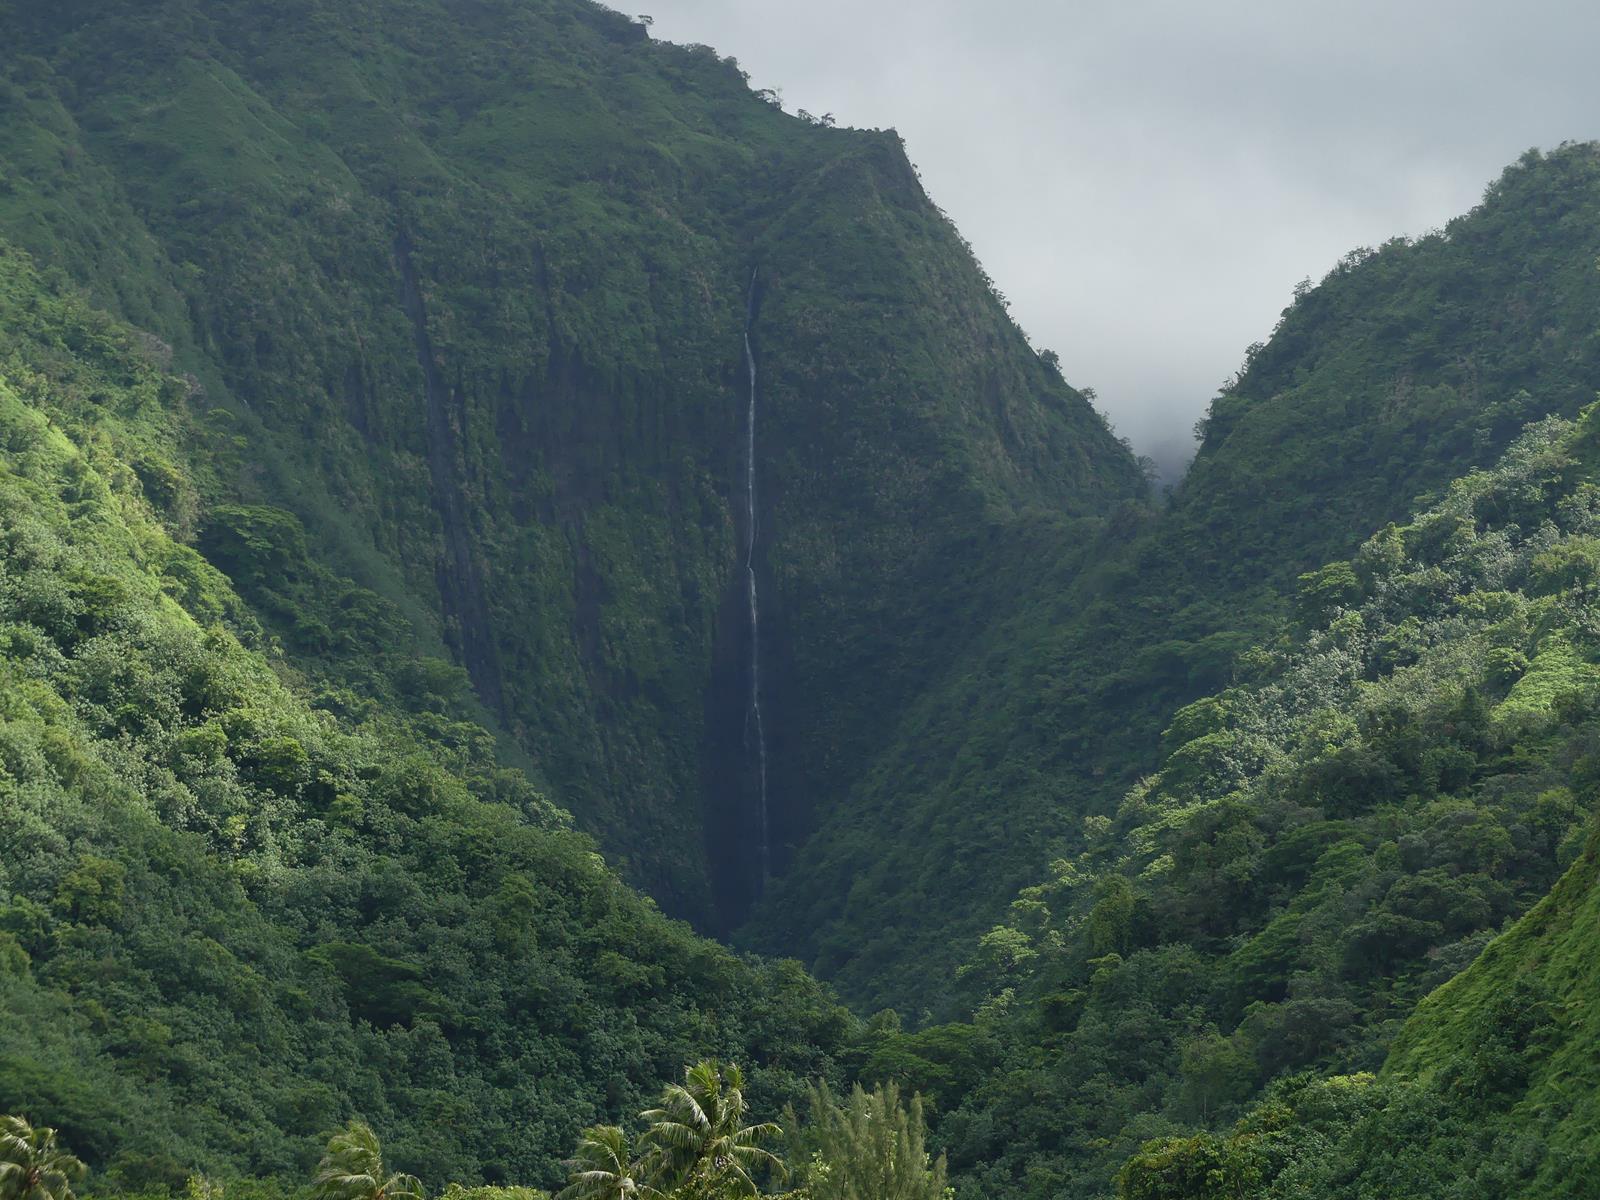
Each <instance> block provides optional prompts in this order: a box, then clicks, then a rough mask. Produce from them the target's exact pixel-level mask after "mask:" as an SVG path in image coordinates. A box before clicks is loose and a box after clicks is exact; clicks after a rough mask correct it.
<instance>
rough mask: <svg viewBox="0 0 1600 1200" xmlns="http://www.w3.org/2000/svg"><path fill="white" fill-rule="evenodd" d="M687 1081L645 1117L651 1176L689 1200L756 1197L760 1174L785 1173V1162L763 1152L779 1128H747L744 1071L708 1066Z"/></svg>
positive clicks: (688, 1071) (697, 1069)
mask: <svg viewBox="0 0 1600 1200" xmlns="http://www.w3.org/2000/svg"><path fill="white" fill-rule="evenodd" d="M683 1076H684V1081H683V1083H682V1084H681V1085H679V1084H672V1085H671V1086H670V1087H668V1088H667V1089H666V1090H665V1091H664V1092H662V1093H661V1106H660V1107H659V1108H652V1109H649V1110H648V1111H646V1112H643V1113H641V1114H640V1116H642V1117H643V1118H644V1119H645V1121H647V1122H648V1123H649V1128H648V1129H646V1130H645V1131H644V1134H643V1135H642V1136H641V1137H640V1139H639V1144H640V1145H641V1146H642V1147H644V1149H645V1155H644V1159H643V1161H642V1163H641V1165H642V1167H643V1169H644V1173H645V1176H646V1177H647V1178H648V1179H649V1180H650V1182H651V1184H653V1185H654V1186H656V1187H660V1188H662V1189H664V1190H679V1189H681V1191H682V1192H683V1193H684V1194H685V1195H687V1196H711V1195H717V1196H721V1195H733V1196H754V1195H756V1193H757V1188H756V1183H755V1173H756V1172H757V1171H759V1170H760V1169H761V1168H762V1167H770V1168H771V1169H773V1170H775V1171H777V1172H779V1173H781V1172H782V1171H783V1162H782V1160H781V1159H779V1158H778V1157H777V1156H776V1155H774V1154H770V1153H768V1152H767V1151H766V1150H765V1149H763V1148H762V1146H761V1143H762V1142H764V1141H766V1140H768V1139H770V1138H774V1137H777V1136H778V1134H779V1133H780V1130H779V1128H778V1127H777V1126H776V1125H771V1124H766V1125H743V1124H741V1122H742V1121H743V1120H744V1115H745V1112H746V1111H747V1110H748V1109H749V1107H750V1106H749V1105H748V1104H747V1103H746V1102H745V1098H744V1075H743V1074H742V1073H741V1072H740V1070H739V1068H738V1067H736V1066H729V1067H728V1068H727V1069H726V1071H724V1070H723V1069H722V1067H721V1066H720V1065H719V1064H717V1063H715V1062H703V1063H699V1064H698V1065H696V1066H693V1067H689V1068H688V1069H686V1070H685V1071H684V1073H683Z"/></svg>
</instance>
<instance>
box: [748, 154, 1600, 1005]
mask: <svg viewBox="0 0 1600 1200" xmlns="http://www.w3.org/2000/svg"><path fill="white" fill-rule="evenodd" d="M1597 257H1600V154H1597V151H1596V148H1595V147H1594V146H1592V145H1576V146H1567V147H1563V148H1561V149H1559V150H1556V151H1554V152H1552V153H1550V154H1549V155H1540V154H1537V153H1530V154H1529V155H1527V156H1525V158H1524V159H1523V160H1522V161H1521V162H1519V163H1518V164H1516V165H1514V166H1513V167H1511V168H1510V169H1508V170H1507V171H1506V172H1505V174H1504V175H1503V176H1502V177H1501V178H1500V179H1499V180H1498V181H1497V182H1495V183H1494V184H1493V185H1492V186H1491V187H1490V188H1489V189H1488V192H1487V194H1486V195H1485V198H1484V202H1483V204H1482V205H1481V206H1480V207H1479V208H1477V209H1475V210H1473V211H1472V212H1471V213H1469V214H1467V215H1465V216H1463V217H1461V218H1458V219H1457V220H1454V221H1452V222H1451V223H1450V224H1449V225H1448V226H1447V227H1446V228H1445V229H1444V230H1442V231H1441V232H1439V233H1437V234H1434V235H1431V236H1428V237H1424V238H1419V239H1417V240H1415V241H1402V240H1397V241H1394V242H1390V243H1387V244H1385V245H1384V246H1382V247H1381V248H1379V249H1378V250H1376V251H1361V252H1357V253H1353V254H1351V255H1350V256H1349V257H1347V258H1346V259H1345V261H1344V262H1342V263H1341V264H1340V265H1339V266H1338V268H1337V269H1336V270H1334V271H1333V272H1332V273H1331V274H1330V275H1329V277H1328V278H1327V279H1325V280H1324V281H1323V282H1322V283H1321V284H1320V285H1319V286H1317V287H1315V288H1310V289H1307V290H1303V291H1302V292H1301V293H1300V294H1298V295H1297V297H1296V299H1295V302H1294V304H1293V305H1292V306H1291V307H1290V308H1289V309H1288V310H1287V311H1285V313H1284V314H1283V318H1282V321H1281V322H1280V324H1279V326H1278V328H1277V329H1276V331H1275V332H1274V334H1273V336H1272V339H1271V340H1270V342H1269V343H1268V344H1267V345H1265V346H1263V347H1256V348H1254V349H1252V351H1251V352H1250V354H1249V356H1248V358H1247V361H1246V363H1245V365H1244V367H1243V369H1242V370H1241V372H1240V373H1239V375H1238V377H1237V378H1236V379H1235V380H1234V381H1233V382H1232V383H1231V384H1230V385H1229V386H1227V387H1226V388H1225V389H1224V391H1223V394H1222V395H1220V396H1219V397H1218V398H1217V399H1216V400H1215V402H1214V403H1213V405H1212V408H1211V413H1210V415H1209V417H1208V418H1207V420H1206V421H1205V422H1204V425H1203V434H1204V438H1203V442H1202V445H1201V448H1200V452H1199V456H1198V458H1197V459H1196V461H1195V464H1194V466H1193V468H1192V469H1191V471H1190V474H1189V476H1188V478H1187V479H1186V480H1185V481H1184V483H1183V484H1182V486H1181V487H1180V489H1179V490H1178V493H1177V494H1176V495H1175V496H1174V497H1173V499H1172V503H1171V505H1170V506H1169V507H1168V508H1167V509H1166V510H1165V511H1163V512H1161V513H1159V514H1155V515H1144V516H1141V515H1140V514H1139V512H1138V511H1137V510H1135V509H1132V508H1130V509H1128V510H1126V511H1125V512H1124V514H1123V515H1122V517H1121V518H1119V520H1118V521H1117V522H1116V523H1115V524H1114V525H1113V527H1111V528H1110V529H1108V530H1107V531H1105V533H1104V534H1103V540H1102V543H1101V544H1100V545H1098V546H1096V547H1094V548H1093V549H1092V550H1090V551H1088V553H1087V555H1086V557H1087V559H1088V561H1089V562H1090V564H1091V565H1090V566H1089V567H1088V568H1087V569H1086V570H1084V571H1082V572H1078V571H1077V570H1076V569H1075V564H1070V563H1069V564H1067V565H1066V566H1065V567H1064V568H1062V569H1057V567H1056V565H1055V561H1054V560H1053V559H1052V557H1051V552H1050V550H1049V547H1048V545H1047V544H1045V545H1029V544H1028V543H1026V542H1025V541H1018V542H1017V543H1014V544H1013V545H1012V546H1011V547H1008V551H1009V552H1010V557H1008V558H1007V559H1006V560H1005V561H1004V562H1003V563H997V564H996V565H995V566H994V567H993V568H992V569H994V570H995V571H997V572H1000V573H1002V574H1004V575H1005V577H1006V578H1007V579H1008V580H1009V581H1011V582H1012V583H1013V585H1014V588H1013V594H1012V595H1011V596H1010V597H1009V598H1008V600H1007V601H1006V602H1004V603H1001V604H997V605H996V606H995V609H994V610H993V612H992V614H991V616H992V619H991V621H990V622H989V623H988V624H987V625H986V626H985V629H984V632H983V634H982V636H981V637H979V638H976V639H974V640H973V641H972V642H970V643H969V644H968V646H967V647H966V648H965V649H964V650H963V651H962V652H961V653H960V654H958V655H955V656H952V657H951V658H950V659H949V660H948V661H947V662H946V664H945V666H944V668H943V674H942V677H941V679H940V680H938V681H937V682H936V683H935V684H934V685H933V686H930V687H928V688H926V689H924V690H923V691H922V692H921V693H919V695H918V697H917V699H916V701H915V702H914V703H912V704H911V705H909V706H908V707H907V708H906V709H905V710H904V711H903V712H902V713H901V714H900V716H899V720H898V725H897V728H896V732H895V735H894V736H893V737H892V738H890V739H888V740H886V741H885V742H884V743H883V747H882V750H881V752H880V753H879V754H878V755H876V756H875V757H874V758H873V760H872V761H871V764H870V765H869V767H868V768H867V770H866V771H865V772H864V773H863V774H862V775H861V777H860V780H859V782H857V783H856V784H855V785H854V786H853V787H852V788H851V789H850V790H849V791H848V792H846V793H843V794H840V795H838V796H837V797H834V803H833V804H832V806H831V807H830V808H829V809H828V813H827V815H826V816H825V817H824V818H823V819H822V820H821V821H819V833H818V835H817V837H815V838H814V839H813V840H812V841H811V842H810V843H808V844H807V845H806V847H805V848H804V849H803V850H802V852H801V854H800V856H799V857H798V858H797V859H796V863H795V868H794V869H793V870H792V871H791V872H790V873H789V874H788V876H787V877H786V878H785V879H784V880H783V881H782V883H781V885H780V886H779V887H778V888H777V889H775V890H774V891H773V892H772V893H771V895H770V896H769V898H768V902H767V903H766V904H764V905H763V906H762V909H761V910H760V912H759V913H758V919H757V921H756V923H755V925H754V927H753V931H752V935H751V939H750V941H751V944H752V945H756V946H761V947H765V948H774V947H780V946H781V947H783V948H785V950H786V951H788V952H791V953H800V954H801V956H802V957H803V958H805V959H806V961H808V962H809V963H810V964H812V966H813V969H814V970H816V971H818V972H819V973H821V974H823V975H825V976H827V977H828V978H830V979H833V980H834V981H836V982H837V984H838V985H839V987H840V988H841V990H842V991H843V993H844V994H845V996H846V997H847V998H849V999H851V1000H852V1001H853V1002H855V1003H856V1004H857V1005H858V1007H863V1008H865V1009H871V1008H874V1007H877V1006H879V1005H897V1006H899V1007H901V1008H902V1009H904V1010H906V1011H908V1012H909V1013H912V1014H921V1013H922V1012H923V1011H924V1010H931V1011H932V1012H933V1013H934V1014H936V1015H950V1014H952V1013H958V1012H959V1011H960V1010H961V1007H962V1006H963V1005H964V1004H966V1003H967V1002H968V1001H969V1000H970V997H968V996H965V995H962V994H960V992H959V990H957V992H956V995H955V998H954V999H953V998H952V989H951V986H950V973H951V968H953V967H954V965H955V964H956V963H958V962H959V961H960V953H959V950H958V948H957V947H958V946H959V945H960V939H958V938H955V937H952V934H963V933H964V934H965V935H966V941H967V944H970V941H971V939H972V938H975V937H976V936H977V935H978V934H979V933H981V932H982V930H983V929H984V928H986V927H987V924H988V923H990V922H992V920H993V919H997V918H998V915H999V914H1000V912H1001V911H1002V909H1003V906H1004V904H1005V903H1006V902H1007V901H1008V900H1009V899H1010V898H1011V897H1012V896H1014V895H1015V890H1016V889H1017V888H1019V887H1023V886H1026V885H1027V884H1029V883H1032V882H1036V881H1037V880H1038V879H1039V878H1040V877H1041V875H1042V874H1043V873H1044V871H1045V866H1046V864H1047V863H1048V862H1049V861H1050V860H1051V859H1052V858H1054V857H1058V856H1060V855H1062V854H1072V853H1076V852H1077V851H1078V850H1079V849H1080V848H1081V847H1082V846H1083V845H1084V844H1085V832H1084V826H1083V822H1084V819H1085V818H1086V817H1096V818H1098V817H1100V816H1104V815H1108V814H1110V813H1111V812H1112V811H1113V809H1114V808H1115V806H1116V804H1117V803H1118V801H1119V799H1120V797H1121V796H1122V795H1123V794H1124V792H1125V791H1126V789H1127V788H1128V787H1129V786H1130V785H1131V784H1132V783H1134V782H1135V781H1136V780H1137V779H1138V778H1139V777H1140V776H1141V775H1142V774H1144V773H1146V772H1148V771H1150V770H1152V769H1154V768H1155V767H1156V766H1157V765H1158V763H1159V761H1160V748H1159V737H1160V734H1161V731H1162V730H1163V729H1165V728H1167V727H1168V725H1169V724H1170V721H1171V719H1172V714H1173V713H1174V712H1175V711H1176V710H1177V709H1178V708H1179V707H1180V706H1182V705H1183V704H1184V703H1186V702H1188V701H1190V700H1193V699H1195V698H1196V697H1198V696H1201V695H1204V694H1207V693H1208V692H1211V691H1214V690H1215V689H1217V688H1219V687H1221V686H1224V685H1225V684H1226V683H1227V682H1228V681H1229V679H1230V678H1231V677H1232V670H1233V666H1232V664H1233V661H1234V658H1235V656H1236V655H1237V654H1238V653H1239V652H1240V651H1242V650H1244V649H1245V648H1247V647H1248V646H1249V645H1251V644H1252V642H1254V641H1257V640H1259V639H1262V638H1265V637H1269V636H1270V635H1271V633H1272V631H1273V629H1274V628H1275V627H1276V625H1277V623H1278V621H1279V620H1281V619H1282V618H1283V617H1284V616H1285V615H1286V614H1287V613H1288V611H1289V608H1290V603H1291V598H1292V596H1293V593H1294V587H1295V584H1294V581H1295V578H1296V576H1297V575H1298V574H1300V573H1301V572H1304V571H1307V570H1310V569H1311V568H1313V567H1317V566H1320V565H1321V564H1323V563H1325V562H1327V561H1328V560H1330V559H1333V558H1338V557H1342V556H1346V555H1348V554H1350V553H1351V552H1353V551H1354V549H1355V548H1356V546H1357V545H1358V544H1359V543H1360V541H1361V539H1362V538H1364V537H1366V536H1368V535H1369V534H1370V532H1371V531H1372V530H1373V529H1375V528H1377V527H1379V526H1381V525H1382V524H1383V523H1384V522H1386V521H1390V520H1398V519H1401V518H1402V517H1403V516H1404V514H1405V513H1406V512H1407V511H1409V510H1410V508H1411V504H1412V501H1413V499H1414V498H1415V497H1417V496H1418V495H1419V494H1421V493H1425V492H1428V491H1432V490H1436V489H1439V488H1441V487H1443V486H1444V485H1445V484H1446V483H1447V482H1448V481H1449V480H1450V479H1452V478H1454V477H1455V476H1457V475H1459V474H1461V473H1462V472H1464V471H1466V470H1467V469H1469V468H1470V467H1472V466H1474V465H1485V464H1488V463H1490V462H1493V461H1494V459H1495V458H1496V457H1497V455H1498V454H1499V453H1500V452H1501V451H1502V450H1503V449H1504V447H1505V446H1506V444H1507V442H1508V441H1509V439H1510V438H1511V437H1512V436H1513V435H1514V434H1515V433H1516V431H1517V430H1519V429H1520V428H1521V427H1522V426H1523V425H1524V424H1525V423H1526V422H1528V421H1530V420H1533V419H1536V418H1538V417H1540V416H1542V415H1544V414H1547V413H1559V414H1564V415H1567V416H1572V415H1574V414H1575V413H1576V412H1577V411H1578V409H1579V407H1580V406H1581V405H1583V404H1585V403H1587V402H1588V401H1589V400H1590V399H1592V398H1593V396H1594V394H1595V392H1596V391H1597V390H1600V341H1597V339H1596V336H1595V325H1594V319H1593V314H1594V312H1595V311H1597V309H1600V273H1596V271H1595V270H1594V263H1595V261H1596V259H1597ZM955 897H961V898H962V899H961V900H960V902H959V903H956V902H953V898H955ZM967 897H976V898H977V902H976V903H972V902H970V901H969V900H967V899H966V898H967ZM929 914H936V916H934V917H933V919H929ZM985 914H987V917H986V916H985Z"/></svg>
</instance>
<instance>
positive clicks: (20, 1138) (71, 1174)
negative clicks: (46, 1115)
mask: <svg viewBox="0 0 1600 1200" xmlns="http://www.w3.org/2000/svg"><path fill="white" fill-rule="evenodd" d="M87 1170H88V1168H87V1167H85V1166H84V1165H83V1163H81V1162H79V1161H78V1160H77V1159H76V1158H74V1157H73V1156H72V1155H70V1154H68V1153H67V1152H66V1151H65V1150H63V1149H61V1147H59V1146H57V1145H56V1131H55V1130H54V1129H45V1128H43V1127H41V1128H38V1129H35V1128H34V1127H33V1126H32V1125H29V1124H28V1122H27V1121H25V1120H23V1118H21V1117H0V1200H74V1197H73V1194H72V1181H73V1180H75V1179H82V1178H83V1176H84V1174H85V1173H86V1172H87Z"/></svg>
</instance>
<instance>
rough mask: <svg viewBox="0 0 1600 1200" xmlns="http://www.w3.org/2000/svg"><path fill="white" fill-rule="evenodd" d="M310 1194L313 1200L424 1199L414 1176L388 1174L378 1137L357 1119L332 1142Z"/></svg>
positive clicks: (420, 1185)
mask: <svg viewBox="0 0 1600 1200" xmlns="http://www.w3.org/2000/svg"><path fill="white" fill-rule="evenodd" d="M311 1195H312V1198H313V1200H423V1192H422V1181H421V1180H420V1179H418V1178H417V1177H416V1176H415V1175H403V1174H399V1173H395V1174H393V1175H391V1174H389V1173H388V1172H387V1171H386V1170H385V1168H384V1164H383V1151H382V1150H381V1149H380V1148H379V1146H378V1135H377V1134H375V1133H373V1132H372V1127H371V1126H370V1125H368V1124H367V1123H366V1122H365V1121H358V1120H352V1121H351V1122H350V1124H349V1125H347V1126H346V1127H345V1128H344V1129H343V1130H342V1131H340V1132H339V1133H336V1134H334V1135H333V1137H332V1138H331V1139H330V1140H329V1142H328V1150H327V1153H326V1154H324V1155H323V1156H322V1161H321V1162H320V1163H318V1164H317V1175H316V1178H315V1179H314V1180H313V1181H312V1184H311Z"/></svg>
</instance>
